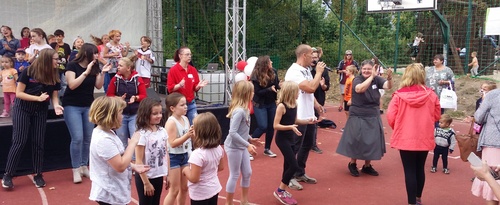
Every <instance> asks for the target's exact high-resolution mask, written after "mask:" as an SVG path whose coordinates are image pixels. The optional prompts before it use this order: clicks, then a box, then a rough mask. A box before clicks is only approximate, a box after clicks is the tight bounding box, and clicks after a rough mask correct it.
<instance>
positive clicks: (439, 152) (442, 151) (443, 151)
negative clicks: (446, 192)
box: [432, 145, 448, 169]
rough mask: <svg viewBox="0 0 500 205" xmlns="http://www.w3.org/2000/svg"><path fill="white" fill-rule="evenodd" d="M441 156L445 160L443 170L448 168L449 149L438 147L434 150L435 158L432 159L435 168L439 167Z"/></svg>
mask: <svg viewBox="0 0 500 205" xmlns="http://www.w3.org/2000/svg"><path fill="white" fill-rule="evenodd" d="M439 155H441V159H443V168H444V169H446V168H448V147H441V146H439V145H436V148H434V157H433V158H432V166H433V167H437V164H438V160H439Z"/></svg>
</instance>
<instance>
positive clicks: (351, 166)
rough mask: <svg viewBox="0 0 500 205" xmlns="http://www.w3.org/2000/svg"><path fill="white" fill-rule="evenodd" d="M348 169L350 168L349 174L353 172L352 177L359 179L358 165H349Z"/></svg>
mask: <svg viewBox="0 0 500 205" xmlns="http://www.w3.org/2000/svg"><path fill="white" fill-rule="evenodd" d="M347 168H349V172H351V175H352V176H355V177H359V171H358V168H357V167H356V163H349V164H348V165H347Z"/></svg>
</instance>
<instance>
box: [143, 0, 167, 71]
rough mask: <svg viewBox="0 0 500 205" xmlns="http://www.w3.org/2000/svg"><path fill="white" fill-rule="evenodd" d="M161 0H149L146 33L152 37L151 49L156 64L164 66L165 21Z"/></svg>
mask: <svg viewBox="0 0 500 205" xmlns="http://www.w3.org/2000/svg"><path fill="white" fill-rule="evenodd" d="M162 22H163V21H162V4H161V0H147V25H146V29H147V31H146V33H147V35H148V36H149V37H150V38H151V50H152V51H153V53H154V55H155V58H156V61H155V62H154V65H156V66H163V26H162V25H163V23H162Z"/></svg>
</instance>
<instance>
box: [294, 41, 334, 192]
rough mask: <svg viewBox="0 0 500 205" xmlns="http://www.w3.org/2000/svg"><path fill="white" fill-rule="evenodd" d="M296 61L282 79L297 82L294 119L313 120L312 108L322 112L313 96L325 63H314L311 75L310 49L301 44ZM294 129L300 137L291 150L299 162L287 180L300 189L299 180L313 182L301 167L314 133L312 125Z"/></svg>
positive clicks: (314, 129) (305, 159)
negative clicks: (297, 94)
mask: <svg viewBox="0 0 500 205" xmlns="http://www.w3.org/2000/svg"><path fill="white" fill-rule="evenodd" d="M295 55H296V56H297V61H296V62H295V63H294V64H292V66H290V68H288V70H287V72H286V75H285V81H293V82H296V83H297V84H298V85H299V97H298V98H297V118H298V119H304V120H310V119H314V120H315V121H317V119H316V116H315V115H314V109H315V108H316V109H317V110H318V112H319V113H320V115H322V114H323V113H322V112H323V107H322V106H321V105H320V104H319V103H318V102H317V101H316V99H315V98H314V91H316V89H317V88H318V86H319V83H320V80H321V74H322V73H323V71H324V69H325V67H326V65H325V63H323V62H318V63H317V65H316V75H314V76H312V74H311V71H310V70H309V69H308V67H309V65H311V62H312V61H313V58H312V55H313V49H312V48H311V46H309V45H305V44H301V45H299V46H298V47H297V48H296V49H295ZM298 130H299V131H300V132H301V133H302V136H301V137H299V136H296V143H295V147H296V150H294V151H295V153H296V154H297V161H298V164H299V171H298V172H297V173H295V179H292V180H291V181H290V184H289V187H290V188H291V189H302V186H301V185H300V184H299V183H298V182H297V181H303V182H306V183H309V184H316V182H317V181H316V179H314V178H311V177H309V176H307V175H306V174H305V167H306V162H307V158H308V156H309V151H310V150H311V147H312V146H313V140H314V135H316V124H308V125H299V126H298Z"/></svg>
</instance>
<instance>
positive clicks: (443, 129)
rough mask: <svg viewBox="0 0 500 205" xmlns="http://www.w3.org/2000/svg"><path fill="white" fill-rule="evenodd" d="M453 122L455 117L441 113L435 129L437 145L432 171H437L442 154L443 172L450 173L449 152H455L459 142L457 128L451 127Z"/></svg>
mask: <svg viewBox="0 0 500 205" xmlns="http://www.w3.org/2000/svg"><path fill="white" fill-rule="evenodd" d="M452 122H453V119H452V118H451V117H450V116H449V115H447V114H443V115H441V119H439V127H437V128H435V130H434V137H435V142H436V147H435V148H434V158H433V160H432V168H431V172H432V173H435V172H436V167H437V162H438V160H439V155H441V158H442V160H443V172H444V173H445V174H450V170H449V169H448V152H449V153H450V154H451V153H453V148H454V147H455V144H456V143H457V140H456V138H455V130H453V128H450V124H451V123H452Z"/></svg>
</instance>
